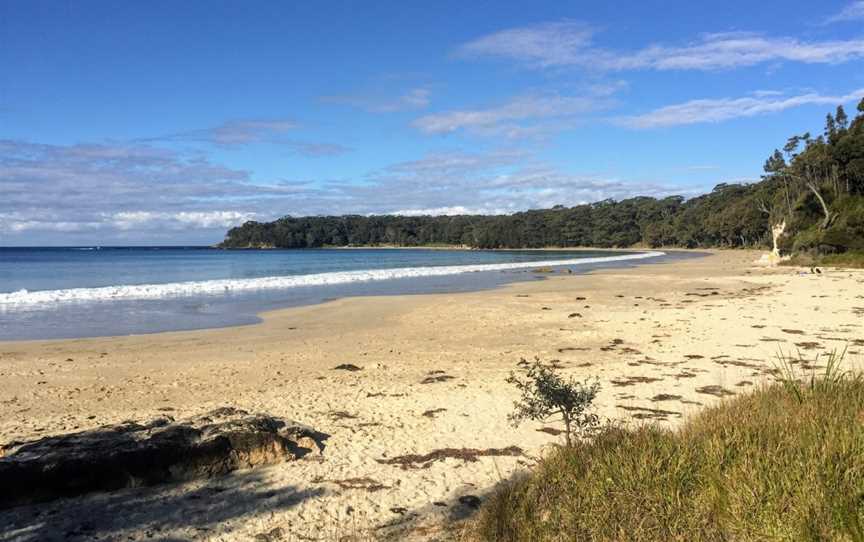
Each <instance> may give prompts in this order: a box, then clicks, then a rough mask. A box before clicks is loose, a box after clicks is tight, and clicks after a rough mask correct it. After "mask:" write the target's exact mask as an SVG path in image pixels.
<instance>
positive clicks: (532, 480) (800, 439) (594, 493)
mask: <svg viewBox="0 0 864 542" xmlns="http://www.w3.org/2000/svg"><path fill="white" fill-rule="evenodd" d="M830 361H831V363H829V367H828V368H827V369H825V374H824V375H823V377H815V378H811V379H807V378H804V379H801V378H791V379H789V378H783V379H782V380H783V381H782V382H780V383H776V384H773V385H770V386H766V387H763V388H761V389H759V390H757V391H754V392H753V393H750V394H747V395H741V396H738V397H736V398H734V399H730V400H727V401H725V402H723V403H721V404H720V405H719V406H716V407H713V408H708V409H706V410H704V411H702V412H701V413H700V414H698V415H696V416H695V417H693V418H692V419H690V420H689V421H688V422H687V423H685V425H684V426H683V427H682V428H680V429H679V430H677V431H672V430H666V429H662V428H658V427H654V426H643V427H640V428H637V429H624V428H620V427H610V428H606V429H603V430H602V431H601V432H600V433H599V434H598V435H597V436H596V437H595V438H594V439H592V440H590V441H577V442H574V443H573V446H570V447H566V448H564V447H562V448H559V449H557V450H555V451H553V452H552V454H551V455H550V456H549V457H547V458H546V459H544V460H543V461H541V463H540V464H539V465H538V466H537V468H536V469H535V470H534V471H533V472H532V473H531V474H530V475H527V476H523V477H522V478H521V479H516V480H513V481H510V482H507V483H505V484H502V486H501V487H500V488H499V489H498V491H497V493H496V494H495V495H493V496H492V497H491V498H490V499H489V500H488V502H487V503H486V504H485V505H484V508H483V510H482V513H481V515H480V517H479V518H478V520H477V522H476V525H475V527H476V531H475V532H476V534H477V535H478V538H480V539H482V540H495V541H499V540H500V541H507V540H513V541H515V540H520V541H522V540H538V541H539V540H556V541H557V540H604V541H613V540H615V541H619V540H645V541H667V540H680V541H683V540H688V541H690V540H694V541H715V540H716V541H727V540H736V541H738V540H748V541H749V540H754V541H755V540H760V541H761V540H790V541H791V540H848V541H856V540H864V381H862V379H861V378H857V377H854V376H853V375H851V374H849V373H846V372H840V371H839V370H838V369H837V365H838V363H839V358H838V357H836V356H835V357H833V358H832V359H831V360H830Z"/></svg>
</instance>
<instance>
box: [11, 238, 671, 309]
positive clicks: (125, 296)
mask: <svg viewBox="0 0 864 542" xmlns="http://www.w3.org/2000/svg"><path fill="white" fill-rule="evenodd" d="M664 254H665V253H663V252H640V253H636V254H625V255H618V256H601V257H596V258H574V259H569V260H548V261H536V262H512V263H495V264H474V265H449V266H440V267H401V268H396V269H370V270H364V271H340V272H332V273H316V274H311V275H294V276H278V277H260V278H251V279H223V280H202V281H190V282H172V283H167V284H136V285H119V286H104V287H99V288H68V289H64V290H41V291H35V292H31V291H27V290H19V291H17V292H10V293H0V308H5V309H8V308H12V307H16V306H28V305H40V304H56V303H66V302H74V301H77V302H86V301H112V300H145V299H162V298H167V297H181V296H198V295H214V294H229V293H238V292H249V291H257V290H283V289H288V288H297V287H303V286H326V285H332V284H348V283H352V282H369V281H377V280H389V279H400V278H412V277H433V276H441V275H458V274H461V273H475V272H478V271H499V270H507V269H532V268H536V267H551V266H563V265H566V266H576V265H586V264H593V263H604V262H616V261H626V260H642V259H645V258H656V257H657V256H663V255H664Z"/></svg>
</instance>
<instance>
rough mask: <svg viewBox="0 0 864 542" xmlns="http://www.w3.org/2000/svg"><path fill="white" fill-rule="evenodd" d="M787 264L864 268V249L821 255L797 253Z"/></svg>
mask: <svg viewBox="0 0 864 542" xmlns="http://www.w3.org/2000/svg"><path fill="white" fill-rule="evenodd" d="M785 265H792V266H802V267H813V266H817V267H840V268H846V269H853V268H855V269H864V251H855V250H850V251H848V252H843V253H842V254H825V255H820V256H808V255H803V254H796V255H795V256H793V257H792V259H791V260H789V261H787V262H785Z"/></svg>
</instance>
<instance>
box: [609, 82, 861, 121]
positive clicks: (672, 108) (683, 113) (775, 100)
mask: <svg viewBox="0 0 864 542" xmlns="http://www.w3.org/2000/svg"><path fill="white" fill-rule="evenodd" d="M861 97H864V89H858V90H856V91H853V92H851V93H849V94H846V95H845V96H824V95H821V94H817V93H809V94H802V95H799V96H789V97H776V96H773V95H768V96H752V97H745V98H719V99H703V100H691V101H689V102H684V103H681V104H676V105H668V106H666V107H661V108H659V109H656V110H654V111H651V112H649V113H645V114H643V115H635V116H631V117H623V118H620V119H617V121H616V122H617V123H618V124H621V125H624V126H628V127H630V128H660V127H666V126H679V125H684V124H699V123H711V122H722V121H725V120H730V119H735V118H741V117H754V116H757V115H765V114H769V113H776V112H779V111H784V110H786V109H791V108H793V107H800V106H803V105H828V106H835V105H838V104H842V103H848V102H851V101H853V100H857V99H860V98H861Z"/></svg>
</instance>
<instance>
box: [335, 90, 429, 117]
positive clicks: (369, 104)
mask: <svg viewBox="0 0 864 542" xmlns="http://www.w3.org/2000/svg"><path fill="white" fill-rule="evenodd" d="M431 96H432V92H431V91H430V90H429V89H427V88H424V87H418V88H412V89H409V90H407V91H406V92H405V93H403V94H401V95H399V96H396V97H395V98H384V97H380V96H323V97H321V101H323V102H325V103H332V104H340V105H348V106H351V107H357V108H360V109H363V110H365V111H368V112H370V113H395V112H399V111H415V110H418V109H425V108H427V107H429V103H430V99H431Z"/></svg>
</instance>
